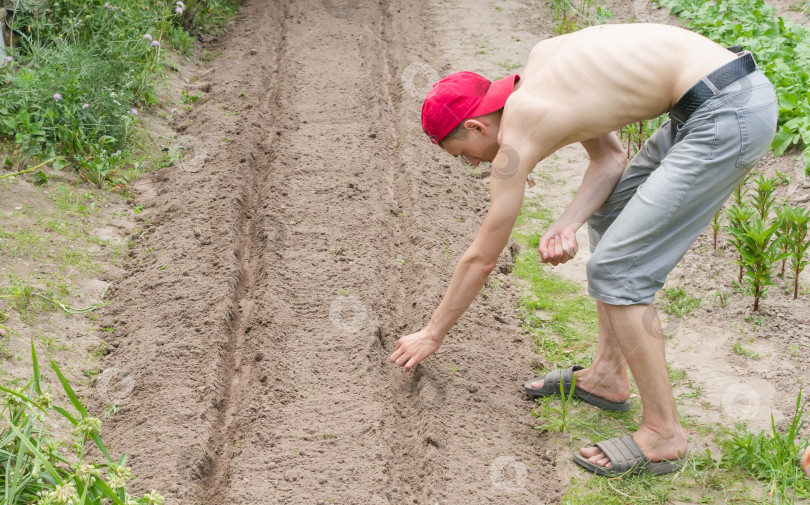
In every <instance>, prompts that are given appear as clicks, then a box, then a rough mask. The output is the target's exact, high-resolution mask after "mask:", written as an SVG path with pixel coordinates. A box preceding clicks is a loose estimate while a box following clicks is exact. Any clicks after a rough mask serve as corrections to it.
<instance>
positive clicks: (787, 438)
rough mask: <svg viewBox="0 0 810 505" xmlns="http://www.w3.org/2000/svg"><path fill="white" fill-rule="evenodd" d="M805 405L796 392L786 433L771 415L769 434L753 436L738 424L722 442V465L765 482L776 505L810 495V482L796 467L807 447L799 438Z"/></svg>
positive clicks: (761, 433)
mask: <svg viewBox="0 0 810 505" xmlns="http://www.w3.org/2000/svg"><path fill="white" fill-rule="evenodd" d="M806 406H807V399H803V398H802V392H801V389H799V395H798V397H797V398H796V406H795V408H794V411H793V417H792V419H791V420H790V424H789V425H788V426H787V429H786V430H785V431H780V430H778V429H777V428H776V422H775V421H774V418H773V414H771V432H770V433H765V431H760V432H759V433H758V434H753V433H750V432H748V431H746V430H745V429H744V427H742V426H739V425H738V426H737V427H736V431H735V432H733V433H729V434H728V436H727V437H726V438H724V439H723V440H721V444H720V445H721V447H722V448H723V451H724V454H723V458H722V464H723V465H724V466H725V467H727V468H729V469H730V470H733V471H742V472H746V473H750V474H751V475H752V476H753V477H754V478H757V479H760V480H763V481H765V482H768V483H769V484H770V485H769V486H767V489H768V490H769V491H770V493H773V500H774V502H775V503H792V502H793V501H794V499H795V495H796V494H800V495H802V496H805V497H808V496H810V480H808V479H807V478H806V477H805V475H804V471H802V469H801V468H800V467H799V464H798V462H799V457H800V456H801V454H802V453H803V452H804V449H805V448H806V447H807V440H806V439H805V440H802V439H799V430H800V429H801V428H802V425H803V424H804V414H805V407H806ZM797 442H798V443H797ZM791 490H792V491H793V492H792V493H791V492H790V491H791ZM769 498H770V496H769Z"/></svg>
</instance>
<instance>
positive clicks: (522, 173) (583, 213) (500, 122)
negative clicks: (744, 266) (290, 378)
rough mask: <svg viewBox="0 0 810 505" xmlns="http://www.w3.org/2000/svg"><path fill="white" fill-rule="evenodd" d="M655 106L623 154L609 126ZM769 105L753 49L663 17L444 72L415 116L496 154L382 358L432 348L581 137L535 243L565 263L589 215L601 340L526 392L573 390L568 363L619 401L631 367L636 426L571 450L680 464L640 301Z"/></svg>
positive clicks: (714, 197) (654, 329)
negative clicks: (505, 61) (630, 152)
mask: <svg viewBox="0 0 810 505" xmlns="http://www.w3.org/2000/svg"><path fill="white" fill-rule="evenodd" d="M721 67H722V68H721ZM665 112H669V113H670V117H671V119H670V120H669V121H667V122H665V123H664V124H662V125H661V127H660V128H659V130H658V131H657V132H656V133H655V134H654V135H653V136H652V137H651V138H650V139H649V140H648V141H647V142H646V143H645V144H644V146H643V147H642V149H641V150H640V151H639V153H638V154H637V155H636V156H635V157H634V158H633V159H632V161H630V162H629V163H628V161H627V158H626V155H625V153H624V150H623V148H622V147H621V145H620V144H619V141H618V139H617V137H616V136H615V134H614V132H615V131H617V130H619V129H620V128H621V127H622V126H623V125H626V124H629V123H633V122H636V121H640V120H646V119H651V118H655V117H658V116H659V115H661V114H663V113H665ZM777 115H778V106H777V102H776V97H775V94H774V91H773V86H772V85H771V83H770V82H769V81H768V80H767V78H765V76H764V75H763V74H762V73H761V72H759V71H758V70H756V64H755V63H754V61H753V58H752V56H751V55H750V54H749V53H746V52H742V53H739V54H737V53H735V52H732V51H730V50H727V49H726V48H723V47H721V46H719V45H717V44H715V43H714V42H712V41H710V40H708V39H706V38H704V37H702V36H700V35H697V34H695V33H692V32H690V31H687V30H684V29H681V28H677V27H672V26H665V25H649V24H633V25H602V26H595V27H591V28H587V29H584V30H581V31H578V32H575V33H572V34H568V35H563V36H559V37H554V38H551V39H548V40H544V41H542V42H540V43H538V44H537V45H536V46H535V47H534V49H533V50H532V52H531V54H530V56H529V60H528V62H527V64H526V67H525V69H524V71H523V74H522V76H521V77H518V76H517V75H513V76H510V77H507V78H505V79H501V80H499V81H496V82H494V83H490V82H489V81H488V80H486V79H484V78H483V77H481V76H478V75H476V74H472V73H469V72H460V73H457V74H453V75H450V76H448V77H446V78H445V79H443V80H441V81H439V82H438V83H436V84H435V85H434V86H433V89H432V90H431V92H430V93H429V94H428V96H427V98H426V99H425V102H424V104H423V107H422V128H423V130H424V131H425V133H427V134H428V136H429V137H430V139H431V141H432V142H433V143H435V144H438V145H439V146H441V147H442V148H443V149H444V150H445V151H447V152H448V153H450V154H452V155H454V156H463V157H464V158H466V159H467V161H469V162H470V163H471V164H472V165H474V166H477V165H478V164H479V163H480V162H482V161H489V162H492V176H491V178H490V183H491V191H490V197H491V205H490V208H489V211H488V212H487V215H486V218H485V219H484V221H483V224H482V225H481V229H480V230H479V231H478V234H477V235H476V237H475V239H474V241H473V243H472V245H471V246H470V247H469V249H467V251H466V252H465V253H464V255H463V256H462V257H461V259H460V260H459V262H458V265H457V266H456V268H455V271H454V273H453V276H452V279H451V280H450V285H449V287H448V288H447V292H446V294H445V296H444V299H443V300H442V302H441V304H440V305H439V307H438V308H437V309H436V311H435V312H434V314H433V317H432V318H431V319H430V322H429V323H428V324H427V326H425V327H424V328H423V329H421V330H420V331H418V332H416V333H412V334H410V335H406V336H403V337H401V338H400V339H399V340H398V341H397V345H396V349H395V351H394V353H393V354H392V355H391V361H393V362H395V363H396V364H397V365H400V366H404V367H405V368H406V369H410V368H412V367H413V366H414V365H416V364H417V363H419V362H420V361H422V360H423V359H425V358H426V357H427V356H429V355H430V354H431V353H433V352H434V351H436V349H438V348H439V346H440V345H441V343H442V339H443V338H444V336H445V334H446V333H447V332H448V331H449V330H450V328H451V327H452V326H453V325H454V324H455V322H456V321H457V320H458V318H459V317H461V315H462V314H463V313H464V311H465V310H466V309H467V307H468V306H469V305H470V303H471V302H472V300H473V299H474V298H475V296H476V294H477V293H478V291H479V290H480V289H481V287H482V286H483V284H484V282H485V280H486V278H487V276H488V275H489V273H490V272H491V271H492V269H493V268H494V267H495V264H496V261H497V259H498V256H499V255H500V253H501V251H502V250H503V248H504V247H505V246H506V243H507V241H508V239H509V235H510V233H511V231H512V227H513V226H514V223H515V220H516V219H517V216H518V212H519V211H520V207H521V203H522V200H523V190H524V183H525V182H526V178H527V176H528V175H529V173H530V172H531V171H532V169H533V168H534V167H535V165H536V164H537V163H538V162H539V161H540V160H542V159H544V158H545V157H547V156H548V155H550V154H551V153H553V152H554V151H556V150H557V149H559V148H561V147H562V146H565V145H568V144H571V143H574V142H580V143H581V144H582V146H583V147H584V148H585V150H586V151H587V153H588V156H589V158H590V163H589V165H588V167H587V170H586V171H585V175H584V177H583V179H582V183H581V185H580V187H579V190H578V191H577V193H576V195H575V196H574V198H573V199H572V200H571V203H570V204H569V205H568V207H567V208H566V209H565V211H564V212H563V213H562V215H561V216H560V217H559V218H558V219H557V220H556V221H555V222H554V223H553V224H552V225H551V227H550V228H549V229H548V230H547V231H546V232H545V233H544V234H543V236H542V237H541V239H540V245H539V252H540V255H541V258H542V261H543V262H546V263H551V264H552V265H557V264H560V263H564V262H566V261H568V260H570V259H571V258H573V257H574V256H575V255H576V253H577V248H578V244H577V240H576V231H577V230H578V229H579V228H580V226H582V225H583V224H584V223H585V222H586V221H587V222H588V225H589V226H588V229H589V238H590V245H591V249H592V251H593V255H592V256H591V258H590V260H589V261H588V264H587V274H588V292H589V294H590V295H591V296H593V297H594V298H595V299H596V301H597V306H598V314H599V333H598V347H597V352H596V356H595V358H594V360H593V363H592V364H591V366H590V367H588V368H585V369H581V368H580V367H574V368H571V369H568V370H565V371H560V370H558V371H555V372H552V373H550V374H549V375H547V376H546V377H545V378H538V379H535V380H533V381H530V382H529V383H527V384H526V390H527V392H529V393H530V394H534V395H536V396H547V395H551V394H554V393H555V391H556V392H558V391H559V385H560V382H562V383H563V385H564V386H565V387H566V389H567V388H568V387H570V385H571V375H572V373H573V374H575V375H576V376H577V383H576V393H575V394H576V395H577V396H579V397H581V398H583V399H585V401H588V402H590V403H593V404H594V405H597V406H599V407H601V408H605V409H610V410H626V409H627V408H628V407H629V401H628V398H629V395H630V391H629V381H628V376H627V366H629V367H630V371H631V372H632V373H633V377H634V378H635V381H636V385H637V386H638V391H639V395H640V396H641V405H642V408H643V419H642V422H641V425H640V426H639V429H638V431H636V432H635V433H633V434H632V435H631V436H630V435H625V436H624V437H619V438H616V439H613V440H610V441H607V442H603V443H599V444H597V446H595V447H588V448H583V449H580V451H578V452H577V453H574V459H575V460H576V462H577V463H579V464H580V465H582V466H584V467H586V468H588V469H589V470H591V471H593V472H596V473H599V474H602V475H614V474H617V473H624V472H625V471H634V472H641V471H645V472H650V473H666V472H670V471H673V470H675V469H677V468H678V467H679V466H680V463H682V458H683V457H684V455H685V454H686V451H687V437H686V432H685V431H684V429H683V428H682V427H681V425H680V423H679V421H678V417H677V415H676V412H675V404H674V401H673V397H672V390H671V386H670V383H669V377H668V374H667V366H666V365H667V364H666V359H665V355H664V340H663V338H661V336H662V332H661V323H660V321H659V320H658V315H657V313H656V312H655V309H654V308H653V306H652V305H651V304H652V302H653V297H654V295H655V293H656V292H657V291H658V290H659V289H660V288H661V287H662V286H663V284H664V282H665V280H666V276H667V274H668V273H669V272H670V271H671V270H672V268H674V266H675V265H676V264H677V262H678V261H679V260H680V258H681V257H682V256H683V254H684V253H685V252H686V250H687V249H688V248H689V246H690V245H691V243H692V242H693V241H694V240H695V239H696V238H697V236H698V235H699V234H700V233H701V231H702V230H703V229H704V228H705V227H706V225H707V224H708V223H709V221H710V220H711V218H712V216H714V214H715V213H716V212H717V211H718V210H719V209H720V208H721V206H722V205H723V202H724V201H725V200H726V198H727V197H728V195H729V194H730V193H731V191H732V190H733V189H734V188H735V187H736V186H737V185H738V184H739V183H740V182H741V181H742V180H743V178H744V177H745V175H746V174H747V172H748V171H749V170H750V169H751V168H752V167H753V165H754V164H755V163H756V162H757V161H758V160H759V158H760V157H761V156H762V155H763V154H764V152H765V151H766V150H767V148H768V146H769V145H770V143H771V140H772V138H773V136H774V133H775V130H776V120H777ZM642 183H643V185H642ZM544 386H545V387H544Z"/></svg>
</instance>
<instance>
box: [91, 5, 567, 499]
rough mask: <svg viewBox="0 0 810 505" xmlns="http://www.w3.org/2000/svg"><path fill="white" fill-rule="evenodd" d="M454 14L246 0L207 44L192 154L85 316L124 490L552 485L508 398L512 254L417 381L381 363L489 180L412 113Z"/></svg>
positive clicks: (443, 280) (512, 493)
mask: <svg viewBox="0 0 810 505" xmlns="http://www.w3.org/2000/svg"><path fill="white" fill-rule="evenodd" d="M481 5H486V4H484V3H483V2H481ZM486 6H487V9H489V10H494V9H493V8H492V7H491V6H489V5H486ZM474 8H475V6H473V5H467V4H465V3H462V2H458V3H454V4H449V3H448V4H444V3H440V4H434V5H428V4H426V3H424V2H419V1H408V2H397V3H389V2H365V1H361V2H358V3H356V4H355V3H343V4H338V3H337V2H335V3H330V2H327V1H323V2H320V1H300V2H298V1H297V2H278V3H275V4H274V5H273V7H272V8H271V7H269V6H268V4H267V3H266V2H260V1H256V0H252V1H250V2H248V3H247V4H245V5H244V7H243V11H242V13H241V14H240V15H239V16H238V17H237V18H236V19H235V20H234V22H233V26H232V28H231V30H230V34H229V35H227V36H223V37H221V38H220V41H219V42H217V43H215V44H214V45H213V46H211V47H209V48H208V50H209V51H210V52H211V53H219V52H221V55H220V56H219V57H218V58H217V59H215V60H214V62H213V63H212V64H211V65H210V66H207V67H206V68H205V69H203V70H201V71H200V72H199V73H198V82H205V83H208V84H210V86H206V87H203V89H204V91H203V92H202V95H203V98H201V99H200V101H199V102H198V103H197V104H196V106H195V107H194V109H193V110H192V111H190V112H187V113H186V112H182V113H180V114H178V116H177V118H176V119H175V124H174V126H175V127H176V129H177V131H178V135H179V139H180V140H178V141H179V142H184V143H186V144H188V145H191V146H192V148H193V149H192V151H193V152H190V153H189V154H188V155H187V156H186V158H185V159H184V160H183V163H180V164H178V166H174V167H171V168H168V169H164V170H162V171H161V172H159V174H158V175H157V182H156V183H155V185H154V188H152V191H153V194H154V197H153V198H152V199H151V200H150V201H146V200H144V199H143V197H140V198H141V199H142V200H143V203H144V204H145V205H146V207H145V210H144V211H143V212H142V213H141V214H139V216H138V219H139V220H140V222H141V225H142V226H143V228H144V232H143V233H142V234H141V235H140V236H139V237H138V238H137V240H136V246H135V248H134V250H133V256H132V259H131V262H130V265H129V266H130V269H129V271H128V274H127V276H126V278H123V279H121V280H120V281H119V282H117V283H116V284H115V286H114V292H113V294H112V305H111V307H110V308H109V309H108V310H107V311H106V313H105V314H104V315H103V318H102V324H105V325H111V326H112V327H113V328H114V333H113V334H112V336H111V338H110V340H111V342H112V345H113V346H114V347H115V349H114V351H113V352H112V353H111V354H110V355H109V356H108V357H107V358H106V360H105V363H104V364H105V367H106V368H108V369H112V370H117V371H119V373H125V374H127V377H128V378H131V380H132V384H134V385H133V386H132V388H131V394H130V395H128V396H126V397H125V398H122V401H121V402H120V404H121V406H122V407H121V410H120V411H119V413H118V414H117V415H115V416H113V417H112V418H111V420H110V422H108V423H107V424H106V425H105V433H104V435H105V436H106V437H107V440H109V441H110V443H111V444H112V446H113V447H114V449H115V450H116V451H121V452H125V453H127V454H130V463H131V464H132V467H133V472H134V473H135V474H136V475H138V476H139V478H140V479H139V480H138V481H136V482H135V483H134V486H135V489H136V490H137V489H141V490H144V491H146V490H149V489H153V488H154V489H159V490H164V491H165V492H166V493H165V494H166V495H167V497H168V498H169V500H168V502H169V503H183V504H186V503H187V504H192V503H195V504H196V503H200V502H203V501H204V502H205V503H207V504H209V503H210V504H224V503H327V502H331V501H332V500H334V501H335V502H337V503H358V504H359V503H363V504H367V503H372V504H377V503H380V504H382V503H397V504H400V503H420V504H421V503H431V504H433V503H458V502H461V501H464V502H467V503H490V502H498V503H550V502H554V501H556V500H557V499H558V497H559V496H560V495H561V492H562V484H563V483H564V482H566V481H567V479H564V480H563V482H562V483H561V482H560V480H561V479H560V476H558V475H557V473H556V472H555V469H554V467H553V465H552V463H551V458H549V456H548V455H547V454H546V447H545V446H544V443H543V442H542V441H540V440H539V439H538V438H537V435H536V433H535V432H534V430H533V429H532V425H533V422H532V417H531V415H530V412H529V409H528V405H529V403H528V402H527V401H526V399H525V398H524V396H523V395H522V391H521V389H520V387H518V385H519V384H522V381H523V380H524V378H525V377H526V376H527V375H528V374H530V373H531V360H532V354H533V353H532V345H531V339H530V338H529V337H528V336H527V335H526V334H525V333H524V332H523V331H522V330H521V329H520V327H519V321H518V318H517V313H516V310H515V307H516V305H517V304H516V297H517V296H518V295H519V291H518V289H517V288H516V287H514V286H513V285H512V282H511V281H510V279H509V277H508V276H507V272H508V271H509V269H510V265H511V257H510V255H509V252H508V251H507V252H505V253H504V255H503V257H502V259H501V261H500V264H499V267H500V268H499V271H498V273H496V274H494V275H493V276H492V277H491V279H490V288H489V292H490V293H491V294H490V296H489V297H488V298H486V299H484V298H483V297H479V299H477V300H476V302H475V303H474V304H473V306H472V307H471V308H470V310H469V311H468V312H467V314H466V315H465V316H464V318H463V319H462V320H461V321H460V322H459V324H458V325H457V326H456V327H455V328H454V329H453V331H452V332H451V333H450V335H449V336H448V337H447V339H446V341H445V345H444V346H443V347H442V349H441V350H440V351H439V352H438V353H436V355H435V356H434V357H433V358H431V359H430V360H429V361H428V362H426V363H425V364H423V365H421V366H420V367H419V368H418V370H416V371H415V372H414V373H405V372H403V371H402V370H400V369H398V368H396V367H395V366H393V365H392V364H391V363H390V362H389V361H388V356H389V355H390V353H391V352H392V351H393V347H394V344H395V342H396V340H397V338H398V337H400V336H401V335H403V334H406V333H409V332H412V331H416V330H418V329H420V328H421V327H422V326H423V325H424V324H425V323H426V322H427V320H428V318H429V317H430V315H431V313H432V311H433V310H434V308H435V306H436V304H437V303H438V301H439V300H440V298H441V296H442V295H443V293H444V290H445V288H446V285H447V282H448V280H449V278H450V275H451V273H452V270H453V267H454V265H455V261H456V259H457V258H458V257H459V256H460V254H461V253H462V252H463V251H464V248H465V247H466V246H467V245H468V244H469V242H470V241H471V240H472V238H473V236H474V233H475V232H476V231H477V229H478V226H479V224H480V222H481V220H482V219H483V216H484V214H485V212H486V208H487V191H486V188H487V186H488V182H487V181H485V180H481V179H478V178H474V177H471V176H470V172H469V170H468V169H466V168H464V167H463V166H462V165H461V164H459V163H458V162H457V161H456V160H454V159H453V158H452V157H450V156H449V155H446V154H444V153H443V152H441V151H440V150H439V149H437V148H436V147H435V146H433V145H432V144H430V143H429V142H426V141H425V138H424V134H423V133H422V132H421V129H420V126H419V113H420V107H421V100H422V98H423V96H424V95H421V96H420V93H421V90H422V89H423V87H424V83H423V82H422V81H420V79H426V76H424V75H420V72H422V73H424V72H426V71H427V70H425V69H429V68H434V66H435V67H441V68H442V69H443V68H444V67H445V66H449V67H452V66H454V65H455V61H454V60H453V59H451V58H449V57H448V55H447V54H445V53H444V52H443V50H442V47H443V46H442V44H443V43H444V41H445V40H446V39H445V37H449V36H450V35H448V34H442V33H441V31H434V29H435V28H436V27H437V25H436V23H437V21H436V19H441V18H440V16H439V15H437V13H439V12H440V13H442V15H444V16H446V17H448V21H446V22H445V21H439V23H442V24H440V25H439V26H449V25H450V24H451V22H450V21H449V18H450V17H452V16H454V14H453V10H452V9H468V10H470V11H472V10H473V9H474ZM477 15H478V16H479V19H480V21H481V22H482V21H483V18H480V16H481V13H477ZM511 15H512V14H511V13H509V12H505V13H504V22H505V23H506V22H508V21H509V20H510V19H511V18H510V17H509V16H511ZM434 16H435V17H434ZM444 23H446V24H444ZM528 47H529V45H528V44H527V45H526V48H528ZM525 51H527V49H525ZM525 51H524V53H518V54H515V55H514V56H513V58H514V59H515V61H520V60H521V59H523V58H524V57H525ZM434 62H437V63H434ZM414 65H415V66H414ZM420 65H422V66H420ZM442 71H444V70H442ZM420 83H421V84H420ZM205 89H207V91H206V90H205ZM234 114H235V115H234ZM139 201H141V200H139ZM498 282H500V284H499V285H498V288H497V291H495V289H494V288H493V287H492V286H494V285H495V284H497V283H498ZM99 407H101V404H99Z"/></svg>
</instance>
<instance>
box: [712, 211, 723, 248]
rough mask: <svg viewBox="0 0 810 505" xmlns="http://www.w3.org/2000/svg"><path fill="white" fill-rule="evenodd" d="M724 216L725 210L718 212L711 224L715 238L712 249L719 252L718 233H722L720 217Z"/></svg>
mask: <svg viewBox="0 0 810 505" xmlns="http://www.w3.org/2000/svg"><path fill="white" fill-rule="evenodd" d="M722 214H723V209H720V210H718V211H717V213H716V214H715V215H714V219H712V224H711V227H712V235H713V237H714V240H713V241H712V247H713V248H714V250H715V251H716V250H717V232H718V231H720V216H722Z"/></svg>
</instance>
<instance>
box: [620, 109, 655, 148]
mask: <svg viewBox="0 0 810 505" xmlns="http://www.w3.org/2000/svg"><path fill="white" fill-rule="evenodd" d="M666 117H667V116H666V115H665V114H662V115H661V116H658V117H657V118H654V119H649V120H647V121H638V122H636V123H630V124H628V125H625V126H623V127H622V129H621V130H619V137H620V138H621V139H622V140H625V141H626V142H627V157H628V158H631V157H633V155H634V154H636V153H637V152H639V151H640V150H641V146H643V145H644V142H645V141H646V140H647V139H648V138H650V137H651V136H652V134H653V133H655V132H656V131H657V130H658V128H659V127H660V126H661V123H663V122H664V119H666Z"/></svg>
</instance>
